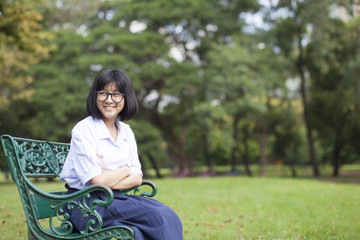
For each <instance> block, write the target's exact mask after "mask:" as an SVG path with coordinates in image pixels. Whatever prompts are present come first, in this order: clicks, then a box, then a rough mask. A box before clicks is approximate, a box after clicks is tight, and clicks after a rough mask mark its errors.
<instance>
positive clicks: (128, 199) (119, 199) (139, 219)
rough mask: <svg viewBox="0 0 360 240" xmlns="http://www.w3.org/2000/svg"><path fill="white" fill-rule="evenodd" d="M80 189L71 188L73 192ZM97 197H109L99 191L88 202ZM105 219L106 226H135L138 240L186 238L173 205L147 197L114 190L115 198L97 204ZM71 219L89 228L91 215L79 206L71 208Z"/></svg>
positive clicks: (80, 226) (97, 208)
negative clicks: (87, 216) (107, 204)
mask: <svg viewBox="0 0 360 240" xmlns="http://www.w3.org/2000/svg"><path fill="white" fill-rule="evenodd" d="M75 191H77V190H76V189H68V193H73V192H75ZM94 199H102V200H105V199H106V196H105V194H104V193H103V192H100V191H98V192H95V194H92V197H91V198H90V199H88V200H87V201H86V202H88V203H91V202H92V200H94ZM96 210H97V211H98V213H99V214H100V215H101V217H102V219H103V228H105V227H112V226H119V225H122V226H127V227H131V228H132V229H133V230H134V232H135V240H182V239H183V226H182V223H181V221H180V219H179V217H178V215H177V214H176V213H175V211H174V210H173V209H171V208H170V207H168V206H166V205H165V204H163V203H161V202H159V201H157V200H155V199H152V198H147V197H142V196H137V195H123V194H121V193H120V192H119V191H114V201H113V202H112V204H111V205H109V206H107V207H101V206H96ZM67 212H68V213H69V214H70V221H71V222H72V223H73V225H74V227H75V228H76V230H78V231H81V230H83V229H84V228H85V223H86V221H87V220H88V219H84V217H83V215H82V214H81V212H80V211H79V210H76V209H74V210H72V211H67Z"/></svg>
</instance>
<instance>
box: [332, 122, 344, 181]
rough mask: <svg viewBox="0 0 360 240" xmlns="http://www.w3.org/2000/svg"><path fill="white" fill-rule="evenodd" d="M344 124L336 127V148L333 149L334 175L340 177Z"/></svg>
mask: <svg viewBox="0 0 360 240" xmlns="http://www.w3.org/2000/svg"><path fill="white" fill-rule="evenodd" d="M342 130H343V124H340V126H339V127H337V129H336V133H335V141H334V149H333V176H334V177H338V176H339V172H340V154H341V150H342V149H343V146H344V143H343V141H342Z"/></svg>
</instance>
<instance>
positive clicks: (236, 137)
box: [231, 114, 240, 174]
mask: <svg viewBox="0 0 360 240" xmlns="http://www.w3.org/2000/svg"><path fill="white" fill-rule="evenodd" d="M239 121H240V116H239V115H238V114H237V115H235V116H234V121H233V142H234V143H233V144H234V145H233V146H232V149H231V172H232V173H233V174H235V173H236V172H237V166H236V163H237V160H236V158H237V152H238V149H239V148H238V146H237V144H238V143H239V126H238V125H239Z"/></svg>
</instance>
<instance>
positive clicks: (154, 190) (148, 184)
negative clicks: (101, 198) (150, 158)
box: [117, 180, 157, 197]
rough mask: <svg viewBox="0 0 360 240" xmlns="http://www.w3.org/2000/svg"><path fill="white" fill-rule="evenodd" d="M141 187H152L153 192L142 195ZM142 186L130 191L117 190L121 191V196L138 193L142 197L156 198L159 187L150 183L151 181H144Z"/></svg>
mask: <svg viewBox="0 0 360 240" xmlns="http://www.w3.org/2000/svg"><path fill="white" fill-rule="evenodd" d="M141 186H150V187H151V192H150V193H148V192H141V193H140V191H141V190H140V187H141ZM141 186H138V187H133V188H130V189H124V190H117V191H120V192H121V194H129V193H131V192H132V194H134V195H136V193H138V192H139V193H140V194H139V195H140V196H144V197H154V196H155V195H156V193H157V187H156V185H155V184H154V183H153V182H151V181H149V180H143V181H142V183H141Z"/></svg>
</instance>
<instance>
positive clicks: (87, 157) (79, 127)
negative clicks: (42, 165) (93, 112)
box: [60, 116, 142, 189]
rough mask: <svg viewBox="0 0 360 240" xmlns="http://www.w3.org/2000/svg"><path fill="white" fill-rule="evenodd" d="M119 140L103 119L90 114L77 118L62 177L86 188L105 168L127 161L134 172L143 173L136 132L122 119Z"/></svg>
mask: <svg viewBox="0 0 360 240" xmlns="http://www.w3.org/2000/svg"><path fill="white" fill-rule="evenodd" d="M115 124H116V126H117V128H118V134H117V139H116V142H114V140H113V139H112V138H111V136H110V133H109V131H108V129H107V127H106V125H105V123H104V121H103V120H102V119H97V118H94V117H92V116H89V117H87V118H85V119H83V120H82V121H80V122H78V123H77V124H76V126H75V127H74V128H73V130H72V132H71V143H70V151H69V154H68V156H67V158H66V161H65V164H64V166H63V169H62V171H61V173H60V180H62V181H66V182H67V184H68V185H69V186H70V187H71V188H75V189H83V188H85V187H87V186H89V185H91V182H90V180H91V179H92V178H93V177H95V176H97V175H100V174H101V172H102V170H101V162H100V159H99V157H98V156H97V155H99V156H100V157H101V158H102V160H103V163H104V170H105V171H106V170H112V169H116V168H120V167H122V166H124V165H127V166H128V167H129V168H130V173H131V174H142V171H141V165H140V161H139V156H138V153H137V145H136V141H135V136H134V133H133V132H132V130H131V128H130V126H129V125H128V124H125V123H123V122H120V121H119V120H116V122H115Z"/></svg>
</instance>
